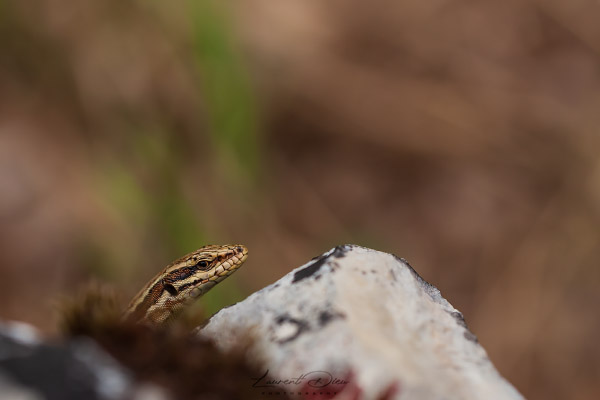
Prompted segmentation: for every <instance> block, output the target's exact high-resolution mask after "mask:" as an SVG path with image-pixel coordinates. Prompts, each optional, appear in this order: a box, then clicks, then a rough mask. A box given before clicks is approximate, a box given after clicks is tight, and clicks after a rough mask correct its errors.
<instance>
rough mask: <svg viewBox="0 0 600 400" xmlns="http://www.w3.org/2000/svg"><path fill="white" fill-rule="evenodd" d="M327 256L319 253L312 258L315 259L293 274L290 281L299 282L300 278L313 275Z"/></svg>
mask: <svg viewBox="0 0 600 400" xmlns="http://www.w3.org/2000/svg"><path fill="white" fill-rule="evenodd" d="M328 258H329V256H326V255H320V256H319V257H316V258H314V260H315V261H314V262H313V263H312V264H310V265H308V266H306V267H304V268H302V269H301V270H300V271H298V272H296V273H295V274H294V279H293V280H292V283H296V282H300V281H301V280H302V279H306V278H308V277H310V276H312V275H314V274H315V273H316V272H317V271H318V270H319V269H321V267H322V266H323V264H325V262H326V261H327V259H328Z"/></svg>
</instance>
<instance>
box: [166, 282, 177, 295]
mask: <svg viewBox="0 0 600 400" xmlns="http://www.w3.org/2000/svg"><path fill="white" fill-rule="evenodd" d="M164 289H165V290H166V291H167V292H169V294H170V295H171V296H175V295H176V294H177V289H175V286H173V285H171V284H170V283H165V286H164Z"/></svg>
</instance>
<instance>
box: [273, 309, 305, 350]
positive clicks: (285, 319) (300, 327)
mask: <svg viewBox="0 0 600 400" xmlns="http://www.w3.org/2000/svg"><path fill="white" fill-rule="evenodd" d="M275 323H276V324H277V325H284V324H292V325H295V327H296V331H295V332H294V333H293V334H292V335H290V336H288V337H286V338H283V339H280V340H278V341H277V343H279V344H283V343H288V342H291V341H292V340H294V339H296V338H297V337H298V336H300V335H301V334H302V332H305V331H307V330H308V324H307V323H306V321H301V320H298V319H295V318H292V317H290V316H289V315H287V314H284V315H280V316H278V317H277V318H275Z"/></svg>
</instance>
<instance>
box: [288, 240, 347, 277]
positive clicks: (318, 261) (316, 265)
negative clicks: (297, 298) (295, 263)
mask: <svg viewBox="0 0 600 400" xmlns="http://www.w3.org/2000/svg"><path fill="white" fill-rule="evenodd" d="M351 249H352V245H347V244H343V245H340V246H336V247H335V248H334V249H333V251H332V252H331V254H328V255H325V254H321V255H320V256H318V257H315V258H313V260H314V262H313V263H312V264H310V265H308V266H306V267H304V268H302V269H301V270H300V271H298V272H296V273H295V274H294V279H292V283H296V282H299V281H301V280H302V279H306V278H308V277H310V276H312V275H314V274H315V273H317V271H319V269H321V267H322V266H323V264H325V262H327V259H328V258H329V257H334V258H342V257H344V256H345V255H346V253H347V252H348V251H350V250H351Z"/></svg>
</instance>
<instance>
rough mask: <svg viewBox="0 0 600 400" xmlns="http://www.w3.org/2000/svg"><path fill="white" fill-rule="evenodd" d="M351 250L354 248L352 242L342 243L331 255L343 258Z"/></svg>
mask: <svg viewBox="0 0 600 400" xmlns="http://www.w3.org/2000/svg"><path fill="white" fill-rule="evenodd" d="M350 250H352V245H351V244H342V245H339V246H336V247H335V249H334V250H333V253H331V255H332V256H333V257H335V258H342V257H344V256H345V255H346V253H347V252H349V251H350Z"/></svg>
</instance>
